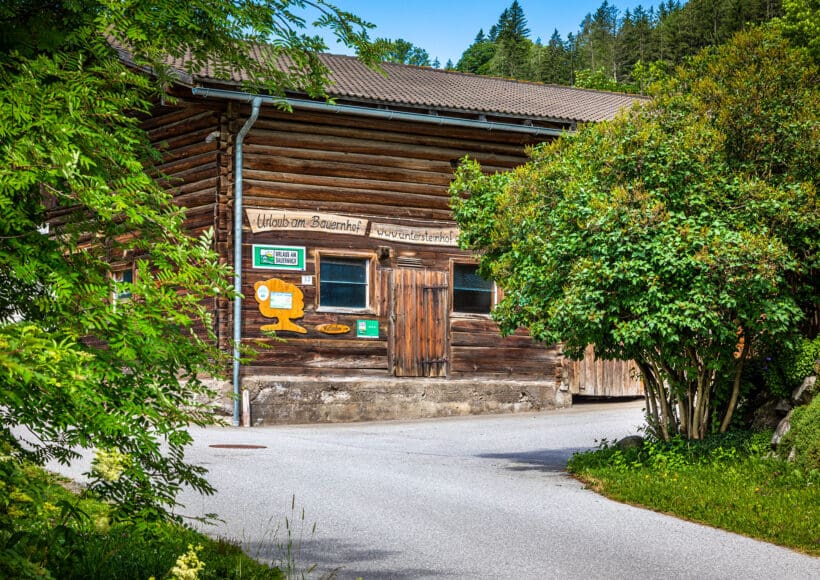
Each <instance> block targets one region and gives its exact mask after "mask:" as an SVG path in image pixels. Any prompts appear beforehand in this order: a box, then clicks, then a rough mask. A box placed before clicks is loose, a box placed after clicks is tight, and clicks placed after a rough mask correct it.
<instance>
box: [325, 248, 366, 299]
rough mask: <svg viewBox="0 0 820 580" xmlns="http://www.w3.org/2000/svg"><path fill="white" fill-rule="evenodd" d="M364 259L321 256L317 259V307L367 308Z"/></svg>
mask: <svg viewBox="0 0 820 580" xmlns="http://www.w3.org/2000/svg"><path fill="white" fill-rule="evenodd" d="M369 264H370V260H368V259H366V258H346V257H338V256H322V257H320V258H319V306H320V307H325V308H350V309H365V308H367V302H368V300H367V286H368V266H369Z"/></svg>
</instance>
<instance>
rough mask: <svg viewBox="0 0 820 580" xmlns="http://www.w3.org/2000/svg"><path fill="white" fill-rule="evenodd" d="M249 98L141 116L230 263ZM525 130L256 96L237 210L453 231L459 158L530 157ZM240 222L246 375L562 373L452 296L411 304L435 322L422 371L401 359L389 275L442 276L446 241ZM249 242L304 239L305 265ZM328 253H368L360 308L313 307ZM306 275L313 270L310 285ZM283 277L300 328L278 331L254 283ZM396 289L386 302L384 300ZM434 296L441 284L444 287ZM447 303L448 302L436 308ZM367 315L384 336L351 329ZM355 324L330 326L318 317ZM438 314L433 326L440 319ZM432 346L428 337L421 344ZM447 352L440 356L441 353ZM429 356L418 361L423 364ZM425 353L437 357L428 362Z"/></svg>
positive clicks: (550, 352)
mask: <svg viewBox="0 0 820 580" xmlns="http://www.w3.org/2000/svg"><path fill="white" fill-rule="evenodd" d="M248 115H249V108H248V107H247V106H244V105H238V104H236V103H223V102H219V101H203V102H199V101H188V102H186V103H184V104H182V105H180V106H178V107H175V108H172V107H167V108H162V109H159V110H158V111H157V114H156V115H155V116H154V117H153V118H152V119H150V120H149V121H147V122H146V125H145V126H146V128H147V129H148V130H149V132H150V135H151V138H152V140H153V141H154V142H155V143H157V144H158V145H160V147H161V149H162V151H163V155H164V157H163V164H162V165H161V167H160V169H161V170H162V171H163V172H164V173H165V174H167V175H168V177H169V178H170V181H169V186H171V187H173V188H174V189H175V199H176V201H177V203H179V204H180V205H183V206H185V207H187V208H188V222H187V223H188V226H189V228H190V229H191V230H192V231H193V232H195V233H198V232H201V231H203V230H204V229H206V228H208V227H210V226H211V225H214V226H215V228H216V232H215V238H216V245H217V249H218V251H219V252H220V254H221V255H222V259H223V260H225V261H226V262H227V263H232V262H233V251H232V247H233V243H232V238H233V226H232V224H233V181H232V178H233V175H234V167H233V154H234V149H233V147H234V139H235V135H236V134H237V132H238V131H239V129H240V128H241V127H242V125H243V124H244V122H245V120H246V119H247V117H248ZM534 142H535V141H534V138H533V137H531V136H528V135H526V134H511V133H501V132H497V131H483V130H476V129H467V128H457V127H444V126H437V125H422V124H415V123H409V122H398V121H388V120H377V119H365V118H361V117H354V116H349V115H344V114H336V113H328V114H320V113H313V112H304V111H296V112H293V113H286V112H281V111H278V110H275V109H273V108H271V107H263V108H262V111H261V114H260V117H259V119H258V120H257V122H256V123H255V124H254V126H253V128H252V130H251V131H250V133H249V134H248V135H247V137H246V139H245V146H244V160H245V161H244V169H243V171H244V196H243V197H244V199H243V205H244V208H246V209H247V208H257V209H277V210H284V211H310V212H321V213H332V214H340V215H345V216H353V217H360V218H363V219H367V220H370V221H371V222H374V221H375V222H380V223H386V224H395V225H399V226H405V227H422V226H423V227H441V228H451V227H454V226H455V224H454V223H453V222H452V216H451V212H450V210H449V194H448V187H449V184H450V180H451V179H452V174H453V169H454V166H455V165H456V164H457V163H458V160H459V159H461V158H463V157H464V156H465V155H469V156H471V157H473V158H476V159H478V160H479V161H480V162H481V164H482V165H483V167H484V168H485V169H486V170H487V171H489V172H493V171H503V170H508V169H511V168H513V167H515V166H517V165H520V164H521V163H523V162H525V161H526V153H525V149H526V146H528V145H532V144H534ZM243 221H244V223H245V227H244V232H243V249H242V252H243V270H244V275H243V287H242V292H243V295H244V296H245V299H244V301H243V307H242V316H243V326H242V328H243V330H242V336H243V341H245V342H246V343H248V344H255V345H257V346H259V345H261V346H262V347H263V348H260V349H258V350H259V355H258V356H257V357H256V358H255V359H254V360H253V361H252V362H250V363H249V364H247V365H245V366H244V367H243V373H244V374H245V375H246V376H247V375H250V374H255V373H262V374H287V375H322V376H363V377H368V376H385V377H387V376H394V375H397V374H398V375H401V374H403V373H407V372H409V373H410V374H418V375H426V376H439V377H442V378H444V377H445V376H446V377H450V378H474V377H491V378H508V379H519V378H521V379H544V380H554V379H557V378H560V372H561V371H560V369H561V364H560V362H561V357H560V352H559V350H558V349H556V348H553V347H546V346H544V345H541V344H538V343H535V342H533V341H532V340H531V339H530V338H529V337H528V336H527V333H526V331H524V330H520V331H518V332H516V333H515V334H514V335H513V336H510V337H507V338H501V337H500V336H499V334H498V328H497V326H496V325H495V324H494V323H493V322H492V320H491V319H490V318H489V316H482V315H464V314H460V313H453V312H451V311H450V310H449V303H450V302H451V300H450V296H451V295H450V294H448V295H447V297H446V298H445V299H444V300H443V301H441V300H438V298H437V299H436V300H435V301H433V302H430V303H429V304H428V306H430V308H427V310H426V311H425V306H424V301H423V300H422V302H421V303H420V304H419V305H418V308H419V310H418V312H417V313H416V316H417V317H419V320H421V319H425V320H430V324H432V325H433V326H428V327H427V328H423V329H422V330H421V333H420V334H419V338H418V340H419V341H421V343H424V344H427V347H425V348H426V349H427V350H428V351H429V352H428V353H427V354H425V355H424V356H421V355H420V356H419V357H417V359H418V361H417V362H418V368H415V367H414V368H413V369H408V368H407V367H404V370H402V369H401V368H400V367H402V365H403V364H404V363H402V362H401V360H400V359H401V357H399V358H398V359H397V357H396V356H395V355H396V352H395V351H396V340H397V339H398V338H397V336H396V334H395V329H396V327H395V314H396V313H395V311H394V307H395V303H394V302H392V301H391V300H395V295H394V294H391V292H394V290H395V288H396V280H397V278H396V276H397V275H400V274H399V272H401V271H402V270H403V268H402V267H401V266H402V264H406V263H408V262H411V263H412V264H413V265H414V266H415V267H416V268H418V269H419V270H420V271H422V272H427V274H424V275H423V276H426V277H428V278H429V279H431V280H435V281H436V284H431V285H441V286H449V285H450V278H451V276H452V264H453V261H454V260H455V261H460V262H464V261H465V260H470V258H471V257H470V256H469V254H467V253H465V252H463V251H461V250H458V249H457V248H455V247H449V246H434V245H417V244H411V243H402V242H392V241H390V242H388V241H384V240H377V239H374V238H370V237H369V236H352V235H343V234H334V233H311V234H310V235H306V234H305V233H298V232H285V231H267V232H257V233H253V232H252V231H251V230H250V227H249V223H248V221H247V218H246V217H245V216H243ZM253 244H271V245H280V246H299V247H305V248H306V264H305V269H304V271H278V270H259V269H254V268H253V267H252V266H253V264H252V256H251V247H252V245H253ZM328 252H335V253H342V254H345V253H347V254H351V255H356V256H365V257H367V258H368V259H369V260H370V264H371V266H370V303H369V307H368V309H367V311H363V312H333V311H327V309H321V308H319V307H318V297H317V293H318V279H316V275H317V263H318V259H319V256H320V255H324V254H325V253H328ZM305 276H313V277H314V279H313V281H312V283H306V282H305V280H304V277H305ZM269 278H278V279H281V280H283V281H285V282H287V283H290V284H294V285H296V286H298V287H299V288H300V290H301V291H302V292H303V294H304V304H305V307H304V316H303V317H302V318H299V319H297V320H294V322H296V323H297V324H298V325H299V326H302V327H304V328H305V329H306V330H307V332H306V333H305V334H299V333H295V332H280V333H279V336H278V338H276V339H273V338H271V337H269V336H266V335H265V333H263V332H262V330H261V327H262V326H264V325H266V324H270V323H271V319H269V318H265V317H263V316H262V314H261V313H260V311H259V308H258V304H257V303H256V301H255V300H254V287H253V285H254V284H255V283H256V282H259V281H262V280H266V279H269ZM391 296H392V299H391ZM442 296H443V295H442ZM442 305H447V307H445V308H444V309H443V310H442ZM215 309H216V314H217V315H216V328H217V332H218V335H219V337H220V344H221V345H222V346H223V347H225V348H227V347H228V346H229V345H230V339H231V336H232V305H231V304H230V303H228V302H226V301H222V302H221V303H220V304H218V306H217V307H216V308H215ZM361 319H367V320H375V321H377V322H378V325H379V335H378V337H374V338H357V336H356V332H355V326H356V322H357V321H358V320H361ZM327 324H336V325H344V326H347V327H349V328H350V330H349V331H348V332H347V333H344V334H325V333H323V332H321V331H320V330H319V327H320V326H321V325H327ZM436 325H437V326H436ZM428 347H429V348H428ZM442 354H443V356H440V355H442ZM422 359H423V360H427V361H428V362H427V363H425V365H424V367H425V368H424V369H421V361H422ZM433 359H435V360H437V361H440V362H437V363H435V364H433V363H432V362H430V361H432V360H433Z"/></svg>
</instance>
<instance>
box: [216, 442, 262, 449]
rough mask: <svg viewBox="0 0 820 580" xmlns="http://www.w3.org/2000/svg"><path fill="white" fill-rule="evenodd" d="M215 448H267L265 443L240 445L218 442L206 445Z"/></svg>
mask: <svg viewBox="0 0 820 580" xmlns="http://www.w3.org/2000/svg"><path fill="white" fill-rule="evenodd" d="M208 447H214V448H216V449H267V448H268V446H267V445H240V444H235V443H218V444H216V445H208Z"/></svg>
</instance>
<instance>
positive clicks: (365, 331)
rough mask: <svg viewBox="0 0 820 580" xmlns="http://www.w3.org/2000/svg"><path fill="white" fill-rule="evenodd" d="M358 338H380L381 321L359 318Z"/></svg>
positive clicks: (357, 324) (357, 325)
mask: <svg viewBox="0 0 820 580" xmlns="http://www.w3.org/2000/svg"><path fill="white" fill-rule="evenodd" d="M356 338H379V321H378V320H357V321H356Z"/></svg>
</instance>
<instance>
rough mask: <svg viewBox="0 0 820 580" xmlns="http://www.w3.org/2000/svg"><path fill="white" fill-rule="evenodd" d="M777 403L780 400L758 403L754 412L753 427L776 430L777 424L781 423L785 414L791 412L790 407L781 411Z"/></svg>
mask: <svg viewBox="0 0 820 580" xmlns="http://www.w3.org/2000/svg"><path fill="white" fill-rule="evenodd" d="M777 405H778V402H777V401H773V400H768V401H765V402H764V403H762V404H758V405H757V406H756V407H755V409H754V413H753V414H752V428H753V429H754V430H756V431H764V430H766V429H772V430H774V429H775V428H776V427H777V424H778V423H780V420H781V419H782V418H783V415H785V414H786V413H788V412H789V409H786V410H785V411H783V412H780V411H779V410H778V408H777ZM789 408H791V407H789Z"/></svg>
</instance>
